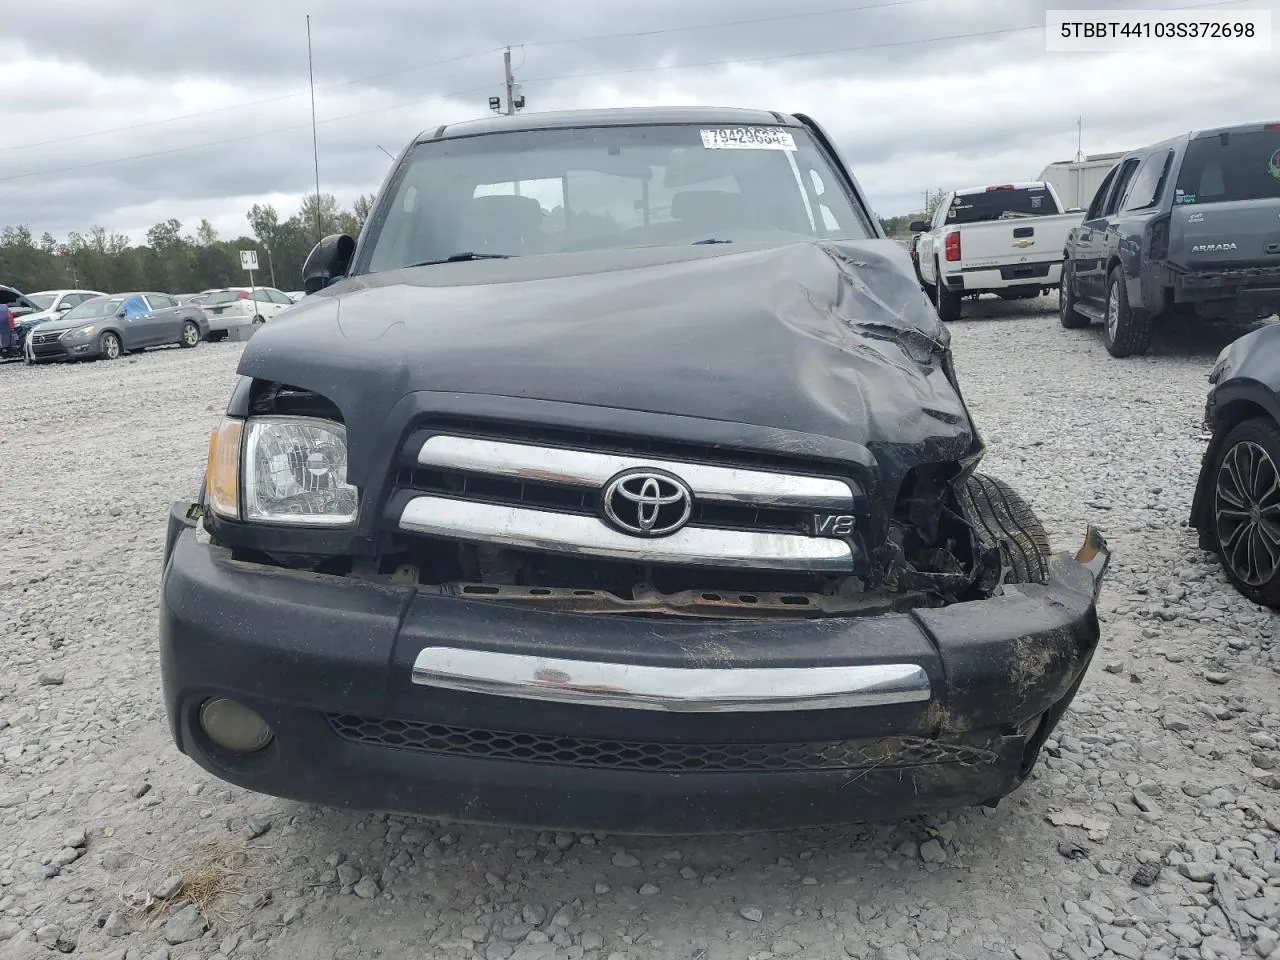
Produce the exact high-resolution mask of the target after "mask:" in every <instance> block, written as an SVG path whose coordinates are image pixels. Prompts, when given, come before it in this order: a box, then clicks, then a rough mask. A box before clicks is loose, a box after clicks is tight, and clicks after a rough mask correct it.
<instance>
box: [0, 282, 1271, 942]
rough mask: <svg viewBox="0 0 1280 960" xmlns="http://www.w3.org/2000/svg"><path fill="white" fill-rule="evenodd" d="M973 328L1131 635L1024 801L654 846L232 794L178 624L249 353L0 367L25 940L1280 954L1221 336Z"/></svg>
mask: <svg viewBox="0 0 1280 960" xmlns="http://www.w3.org/2000/svg"><path fill="white" fill-rule="evenodd" d="M969 313H970V316H968V317H966V319H965V320H964V321H962V322H959V323H957V324H955V325H954V327H953V331H954V342H955V350H956V354H957V362H958V366H959V368H960V374H961V377H962V381H963V384H964V386H965V388H966V392H967V394H968V398H969V400H970V401H971V403H972V406H973V408H974V412H975V415H976V417H977V418H978V421H979V423H980V425H981V426H982V427H983V429H984V431H985V436H986V439H987V442H988V444H989V446H990V447H991V453H990V455H989V460H988V463H987V469H988V470H990V471H991V472H993V473H995V474H997V475H1000V476H1002V477H1004V478H1005V479H1007V480H1009V481H1011V482H1013V483H1014V484H1015V485H1017V486H1018V487H1019V488H1020V489H1021V491H1022V492H1023V493H1024V495H1026V496H1027V497H1028V499H1030V500H1031V501H1032V503H1033V504H1034V506H1035V507H1036V509H1037V510H1038V512H1039V513H1040V514H1041V516H1042V518H1043V519H1044V521H1045V524H1046V526H1047V527H1048V528H1049V531H1050V533H1051V535H1052V536H1053V538H1054V541H1055V546H1056V547H1058V548H1060V549H1072V550H1074V549H1075V547H1076V546H1077V545H1078V543H1079V541H1080V538H1081V535H1082V533H1083V530H1084V525H1085V523H1086V521H1093V522H1096V523H1097V524H1098V525H1099V526H1100V527H1101V528H1102V529H1103V530H1104V532H1105V533H1106V535H1107V536H1108V538H1109V541H1110V543H1111V545H1112V548H1113V550H1114V553H1115V560H1114V563H1113V567H1112V573H1111V576H1110V579H1109V583H1108V586H1107V587H1106V588H1105V590H1104V593H1103V599H1102V601H1101V611H1102V618H1103V630H1104V635H1103V641H1102V646H1101V648H1100V652H1099V655H1098V657H1097V658H1096V659H1095V661H1094V667H1093V669H1092V671H1091V673H1090V675H1089V678H1088V680H1087V682H1086V684H1085V687H1084V688H1083V690H1082V692H1081V693H1080V695H1079V696H1078V697H1077V699H1076V703H1075V706H1074V708H1073V709H1072V710H1071V712H1070V713H1069V714H1068V715H1067V717H1066V718H1065V720H1064V721H1063V724H1062V726H1061V727H1060V728H1059V732H1058V734H1057V736H1056V738H1055V739H1053V740H1051V741H1050V742H1049V744H1048V747H1047V752H1046V755H1045V757H1044V759H1043V761H1042V763H1041V765H1040V766H1039V767H1038V769H1037V773H1036V775H1035V777H1034V778H1033V780H1032V781H1030V782H1029V783H1028V784H1027V785H1026V786H1025V787H1024V788H1023V789H1021V790H1020V791H1018V792H1017V793H1015V794H1014V795H1013V796H1011V797H1010V798H1009V799H1008V800H1007V801H1006V802H1005V803H1003V804H1002V805H1001V806H1000V808H999V809H997V810H967V811H957V812H955V813H954V814H952V815H950V816H947V817H941V818H936V819H925V820H912V821H908V822H904V823H898V824H889V825H883V826H873V827H867V828H856V829H843V830H824V831H810V832H805V833H795V834H779V835H768V836H764V837H760V836H755V837H751V838H734V837H727V838H716V839H705V838H704V839H697V840H671V839H664V840H636V839H628V840H627V841H625V842H621V841H618V840H616V839H614V838H610V837H604V836H589V835H572V834H554V835H553V834H545V833H544V834H537V833H522V832H512V831H505V830H491V829H479V828H467V827H457V826H453V827H442V826H438V825H436V824H432V823H424V822H416V821H413V820H405V819H401V818H396V817H387V816H358V815H353V814H346V813H340V812H335V811H328V810H321V809H315V808H310V807H306V806H301V805H297V804H292V803H286V802H283V801H277V800H273V799H271V798H266V797H259V796H254V795H250V794H245V793H244V792H242V791H239V790H235V789H230V788H228V787H227V786H225V785H223V784H221V783H220V782H218V781H216V780H214V779H212V778H210V777H209V776H207V775H206V774H204V773H203V772H201V771H200V770H199V769H198V768H197V767H196V766H195V765H194V764H193V763H191V762H189V761H188V760H186V759H185V758H183V757H181V756H180V755H179V754H178V753H177V752H176V750H175V749H174V747H173V746H172V744H171V742H170V741H169V738H168V735H167V732H166V728H165V722H164V716H163V711H162V707H161V704H160V700H159V671H158V668H157V661H156V652H155V623H156V612H157V611H156V604H157V592H158V591H157V588H158V577H159V572H160V569H159V568H160V553H161V546H162V541H163V533H164V522H165V517H166V513H167V510H168V504H169V502H170V500H172V499H175V498H180V497H184V496H187V495H189V494H191V493H192V491H193V489H194V487H195V485H196V484H197V482H198V479H199V477H200V474H201V470H202V467H203V458H204V452H205V446H206V442H207V437H208V430H209V429H210V427H211V426H212V425H213V424H214V423H215V422H216V420H217V418H218V417H219V415H220V413H221V410H222V407H223V404H224V401H225V398H226V395H227V392H228V389H229V387H230V385H231V381H232V375H233V372H234V368H235V364H236V360H237V357H238V356H239V352H240V349H241V348H240V346H239V345H237V344H229V343H223V344H212V345H210V344H203V345H201V346H200V347H199V348H198V349H196V350H193V351H179V350H164V351H155V352H152V353H148V354H144V355H141V356H138V357H133V358H129V359H125V360H122V361H120V362H117V363H114V364H105V363H99V364H88V365H81V366H72V367H42V368H37V369H29V368H25V367H22V366H16V365H13V364H9V365H5V366H2V367H0V410H4V411H5V416H6V425H5V428H4V431H3V433H0V504H2V505H3V507H2V509H0V544H3V547H2V548H0V658H2V662H3V663H4V670H3V673H2V674H0V957H3V958H24V960H25V958H27V957H43V956H48V955H49V954H50V952H53V953H57V952H59V951H61V952H63V953H74V955H76V956H85V957H110V958H128V960H153V958H154V960H165V958H173V960H177V958H185V957H192V958H196V957H198V958H201V960H223V958H277V957H279V958H286V957H287V958H293V957H316V958H321V957H333V958H338V960H354V958H364V957H376V956H387V957H397V958H399V957H413V958H418V957H421V958H437V957H439V958H484V960H539V958H553V957H554V958H566V960H597V958H598V960H624V958H631V960H641V958H655V960H656V958H677V960H683V958H705V960H718V958H726V960H727V958H734V960H737V958H756V960H769V958H771V957H800V958H823V960H826V958H833V957H841V956H848V957H856V958H875V960H908V958H919V960H950V958H970V957H973V958H977V957H1015V956H1016V957H1017V958H1019V960H1044V958H1048V957H1065V958H1071V960H1079V958H1084V957H1104V956H1105V957H1110V956H1115V957H1125V958H1148V957H1150V958H1169V957H1202V958H1205V960H1210V958H1238V957H1253V956H1259V957H1267V956H1271V957H1280V947H1278V946H1277V943H1280V805H1278V804H1277V802H1276V801H1277V797H1278V796H1280V794H1277V790H1280V772H1274V771H1277V770H1280V750H1278V749H1277V742H1278V740H1280V712H1278V711H1277V706H1276V705H1277V697H1276V672H1277V671H1276V667H1275V662H1276V661H1275V655H1274V652H1273V644H1274V643H1275V636H1276V628H1275V620H1274V618H1273V616H1272V614H1271V613H1269V612H1267V611H1265V610H1263V609H1261V608H1258V607H1255V606H1254V605H1252V604H1250V603H1248V602H1247V601H1245V600H1243V599H1242V598H1241V597H1239V596H1238V595H1237V594H1236V593H1235V592H1234V591H1232V590H1231V588H1230V587H1229V586H1228V584H1227V583H1226V581H1225V579H1224V578H1223V576H1222V575H1221V573H1220V572H1219V570H1218V568H1217V567H1216V565H1215V564H1214V563H1212V562H1211V561H1210V560H1209V559H1208V558H1207V557H1206V556H1204V555H1202V554H1201V553H1200V552H1199V551H1198V550H1197V549H1196V544H1195V538H1194V535H1193V534H1192V533H1191V532H1190V531H1188V530H1187V529H1186V528H1185V526H1184V519H1185V517H1186V514H1187V510H1188V505H1189V503H1190V498H1191V493H1192V489H1193V485H1194V482H1195V476H1196V470H1197V467H1198V464H1199V459H1200V455H1201V451H1202V449H1203V444H1202V443H1201V442H1200V441H1198V440H1197V434H1198V433H1199V432H1200V416H1201V412H1202V409H1203V402H1204V393H1205V386H1206V384H1205V373H1206V372H1207V371H1208V369H1209V366H1210V364H1211V362H1212V359H1213V357H1214V355H1215V354H1216V352H1217V350H1218V349H1219V347H1220V346H1221V345H1222V343H1223V342H1224V340H1223V339H1222V338H1219V339H1218V340H1216V341H1215V340H1213V338H1212V337H1210V338H1207V339H1206V338H1205V337H1203V336H1202V337H1200V338H1197V339H1196V340H1195V341H1193V342H1191V343H1190V344H1187V343H1183V344H1182V345H1180V346H1178V347H1173V346H1169V345H1167V344H1164V345H1160V344H1158V345H1157V349H1156V351H1155V352H1153V354H1152V355H1151V356H1149V357H1146V358H1141V359H1130V360H1123V361H1121V360H1113V359H1111V358H1109V357H1107V356H1106V354H1105V352H1104V350H1103V348H1102V345H1101V341H1100V337H1099V333H1098V331H1097V330H1096V329H1094V330H1085V331H1064V330H1062V329H1060V328H1059V326H1058V321H1057V318H1056V316H1055V315H1054V313H1053V312H1052V305H1051V304H1050V303H1048V302H1047V301H1045V302H1033V303H1032V304H1030V305H1028V304H1025V303H1024V304H1004V303H1000V302H997V301H992V302H991V303H986V302H984V303H983V304H981V305H979V306H978V307H976V308H973V309H971V310H970V311H969Z"/></svg>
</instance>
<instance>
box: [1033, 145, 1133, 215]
mask: <svg viewBox="0 0 1280 960" xmlns="http://www.w3.org/2000/svg"><path fill="white" fill-rule="evenodd" d="M1123 156H1124V151H1123V150H1122V151H1120V152H1119V153H1095V154H1093V155H1091V156H1087V157H1085V158H1084V159H1083V160H1058V161H1056V162H1054V163H1051V164H1049V165H1048V166H1047V167H1045V168H1044V169H1043V170H1042V171H1040V176H1039V177H1037V178H1036V179H1038V180H1043V181H1045V182H1046V183H1050V184H1053V189H1054V190H1055V191H1056V192H1057V194H1058V197H1059V198H1060V199H1061V200H1062V203H1063V206H1065V207H1066V208H1067V209H1068V210H1076V209H1079V210H1083V209H1085V208H1086V207H1088V206H1089V202H1090V201H1091V200H1093V195H1094V194H1095V193H1097V191H1098V187H1100V186H1101V185H1102V181H1103V180H1104V179H1106V176H1107V174H1108V173H1110V172H1111V168H1112V167H1114V166H1115V165H1116V163H1118V162H1119V160H1120V158H1121V157H1123Z"/></svg>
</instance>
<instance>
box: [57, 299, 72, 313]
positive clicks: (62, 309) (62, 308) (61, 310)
mask: <svg viewBox="0 0 1280 960" xmlns="http://www.w3.org/2000/svg"><path fill="white" fill-rule="evenodd" d="M70 309H71V304H69V303H67V302H66V301H65V300H64V301H63V302H62V303H60V304H58V307H57V310H58V313H66V312H67V311H68V310H70Z"/></svg>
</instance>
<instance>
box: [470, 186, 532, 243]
mask: <svg viewBox="0 0 1280 960" xmlns="http://www.w3.org/2000/svg"><path fill="white" fill-rule="evenodd" d="M467 219H468V220H472V221H477V222H479V223H482V224H484V225H485V226H494V227H503V228H507V229H511V230H514V231H516V232H517V233H522V234H523V233H527V232H529V231H531V230H537V229H538V225H539V224H540V223H541V222H542V204H540V203H539V202H538V201H537V200H535V199H534V198H533V197H518V196H516V195H515V194H512V193H500V194H492V195H490V196H485V197H472V198H471V203H470V209H469V210H468V211H467Z"/></svg>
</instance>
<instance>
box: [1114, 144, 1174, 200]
mask: <svg viewBox="0 0 1280 960" xmlns="http://www.w3.org/2000/svg"><path fill="white" fill-rule="evenodd" d="M1172 161H1173V151H1172V150H1166V151H1164V152H1163V153H1153V154H1151V155H1150V156H1149V157H1147V159H1146V160H1144V161H1143V162H1142V168H1141V169H1140V170H1139V171H1138V172H1137V173H1136V174H1135V175H1134V177H1133V183H1132V184H1130V186H1129V194H1128V196H1126V197H1125V198H1124V204H1123V206H1122V207H1121V209H1122V210H1143V209H1145V208H1147V207H1150V206H1153V205H1154V204H1155V202H1156V201H1157V200H1159V199H1160V195H1161V194H1162V193H1164V185H1165V182H1166V181H1167V180H1168V178H1169V166H1170V164H1171V163H1172Z"/></svg>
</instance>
